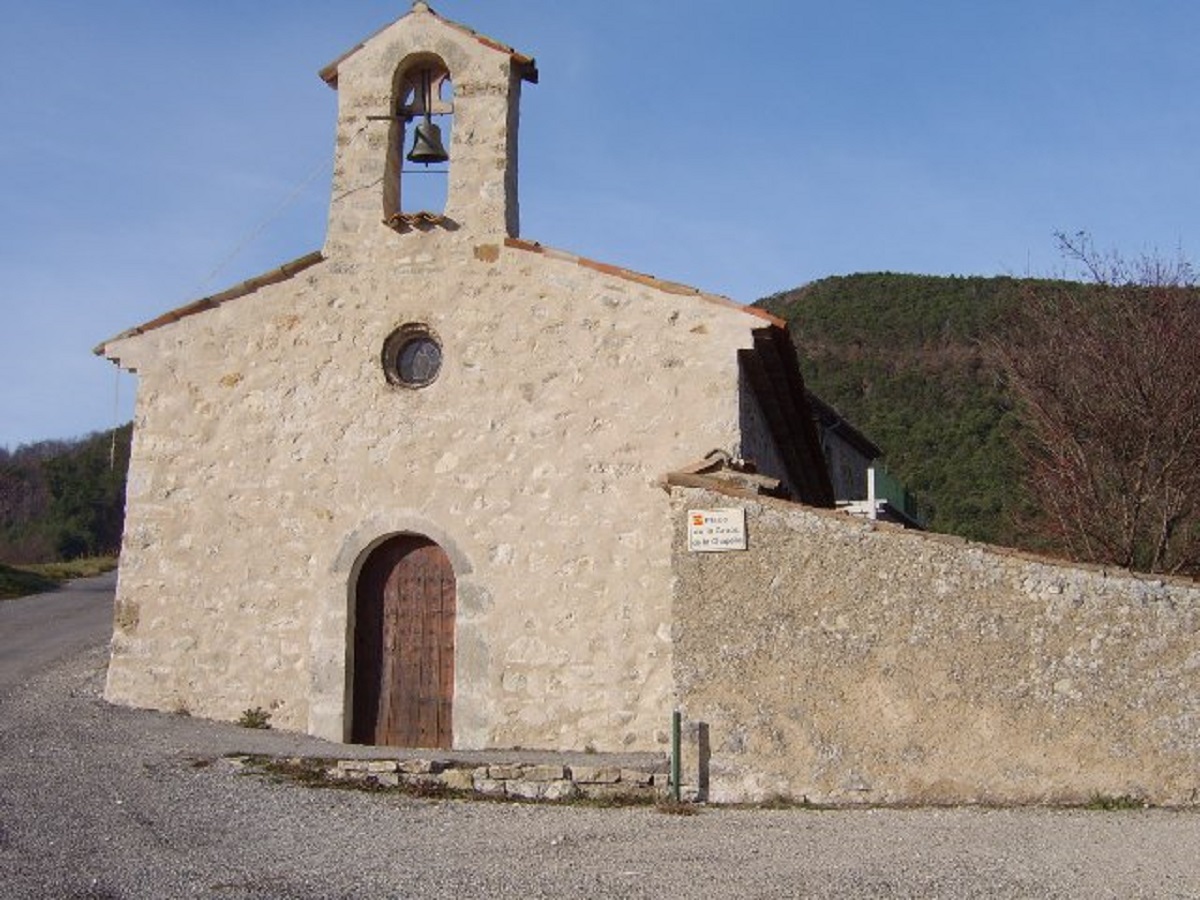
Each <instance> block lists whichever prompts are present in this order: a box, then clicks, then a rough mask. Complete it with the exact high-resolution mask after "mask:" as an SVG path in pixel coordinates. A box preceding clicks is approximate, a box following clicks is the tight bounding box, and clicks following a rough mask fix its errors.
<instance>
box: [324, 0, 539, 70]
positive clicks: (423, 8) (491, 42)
mask: <svg viewBox="0 0 1200 900" xmlns="http://www.w3.org/2000/svg"><path fill="white" fill-rule="evenodd" d="M414 12H423V13H427V14H428V15H431V16H433V17H434V18H435V19H437V20H438V21H439V22H441V23H442V24H443V25H445V26H447V27H449V28H453V29H454V30H455V31H459V32H461V33H462V34H465V35H467V36H468V37H470V38H473V39H475V40H476V41H478V42H479V43H481V44H483V46H485V47H489V48H491V49H492V50H498V51H500V52H501V53H507V54H508V55H509V56H510V57H511V58H512V61H513V62H514V63H516V65H517V67H518V68H520V70H521V77H522V78H524V79H525V80H526V81H528V82H530V83H532V84H537V81H538V70H537V62H536V61H535V60H534V58H533V57H532V56H527V55H526V54H524V53H521V52H520V51H519V50H516V49H515V48H513V47H510V46H509V45H508V44H505V43H503V42H502V41H498V40H496V39H495V38H490V37H488V36H487V35H485V34H480V33H479V32H478V31H476V30H475V29H473V28H471V27H469V26H467V25H463V24H462V23H460V22H455V21H454V20H453V19H447V18H446V17H445V16H442V15H440V14H439V13H438V12H437V11H436V10H435V9H433V7H431V6H430V5H429V4H428V3H425V2H423V0H417V2H416V3H414V4H413V8H412V9H411V10H409V11H408V12H406V13H405V14H404V15H402V16H400V18H398V19H394V20H392V21H391V22H389V23H388V24H386V25H384V26H383V27H382V28H380V29H378V30H376V31H375V32H373V33H372V34H371V35H370V36H368V37H366V38H364V39H363V40H361V41H359V42H358V43H357V44H355V45H354V46H353V47H351V48H350V49H349V50H347V51H346V52H345V53H343V54H342V55H341V56H339V57H338V58H337V59H335V60H334V61H333V62H331V63H329V64H328V65H327V66H324V67H322V68H321V69H320V70H319V71H318V73H317V74H318V75H320V76H321V79H322V80H323V81H324V82H325V83H326V84H328V85H329V86H330V87H333V88H336V87H337V75H338V73H337V70H338V66H340V65H341V64H342V63H343V62H345V61H346V60H347V59H349V58H350V57H351V56H353V55H354V54H355V53H357V52H358V51H359V50H361V49H362V48H363V47H365V46H366V45H367V43H368V42H369V41H371V40H373V39H374V38H375V37H377V36H378V35H380V34H382V33H383V32H385V31H387V30H388V29H389V28H391V27H392V26H393V25H395V24H396V23H397V22H399V21H400V20H401V19H405V18H407V17H408V16H411V15H412V14H413V13H414Z"/></svg>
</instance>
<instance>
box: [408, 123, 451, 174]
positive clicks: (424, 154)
mask: <svg viewBox="0 0 1200 900" xmlns="http://www.w3.org/2000/svg"><path fill="white" fill-rule="evenodd" d="M449 158H450V154H449V153H447V152H446V148H445V147H443V146H442V129H441V128H439V127H438V126H437V125H436V124H434V123H433V122H430V121H428V120H426V121H424V122H418V123H417V127H416V129H415V132H414V134H413V145H412V149H411V150H410V151H408V160H409V162H415V163H424V164H425V165H429V164H430V163H444V162H446V160H448V159H449Z"/></svg>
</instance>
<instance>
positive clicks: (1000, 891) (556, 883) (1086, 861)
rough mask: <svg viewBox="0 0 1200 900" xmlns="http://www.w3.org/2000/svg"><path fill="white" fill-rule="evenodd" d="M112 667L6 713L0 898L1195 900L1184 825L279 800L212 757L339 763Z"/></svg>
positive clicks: (77, 666)
mask: <svg viewBox="0 0 1200 900" xmlns="http://www.w3.org/2000/svg"><path fill="white" fill-rule="evenodd" d="M105 659H106V657H105V648H104V647H102V646H94V647H93V648H91V649H89V650H87V651H85V652H83V653H81V654H77V655H76V656H74V657H72V658H70V659H68V660H66V661H64V662H61V663H59V664H57V665H56V666H54V667H52V668H51V669H49V670H48V671H45V672H43V673H41V674H40V675H38V676H36V677H34V678H33V679H32V680H27V681H25V682H24V683H23V684H21V685H19V686H17V687H10V688H9V689H7V690H6V691H5V692H4V693H2V694H0V897H3V898H10V897H11V898H22V900H27V898H41V897H46V898H155V900H161V898H176V897H179V898H184V897H213V898H231V900H240V898H264V900H265V898H296V900H301V898H343V897H344V898H373V897H421V898H436V897H455V898H463V897H522V898H526V897H530V898H532V897H584V896H586V897H665V896H669V897H676V898H678V897H839V898H842V897H989V898H992V897H1088V898H1103V897H1113V898H1118V897H1120V898H1126V897H1200V814H1197V813H1195V812H1169V811H1163V810H1150V811H1134V812H1086V811H1069V810H1045V809H1026V810H978V809H956V810H918V811H900V810H858V811H839V812H831V811H819V812H818V811H804V810H783V811H780V810H770V811H767V810H732V809H705V810H703V811H702V812H701V813H700V814H698V815H695V816H678V815H667V814H664V813H661V812H658V811H656V810H654V809H651V808H625V809H615V808H614V809H600V808H592V807H581V806H568V807H552V806H532V805H518V804H511V803H495V802H478V801H446V800H437V801H435V800H418V799H412V798H406V797H402V796H399V795H395V794H382V793H374V794H371V793H361V792H354V791H344V790H332V789H323V788H309V787H304V786H301V785H299V784H295V783H276V782H274V781H272V780H270V779H268V778H266V777H263V776H261V775H253V774H247V772H246V771H245V770H243V769H241V768H239V767H238V766H237V765H236V764H235V763H233V762H231V761H230V760H227V759H225V758H224V757H223V754H226V753H231V752H269V753H271V752H273V753H281V754H294V753H309V754H313V755H330V754H332V753H333V752H334V751H333V745H328V744H323V743H322V742H320V741H313V740H310V739H307V738H300V737H297V736H292V735H284V734H277V733H274V732H251V731H246V730H245V729H239V728H236V727H233V726H229V725H222V724H216V723H210V722H202V721H197V720H192V719H187V718H182V717H179V716H171V715H162V714H157V713H148V712H141V711H134V710H128V709H122V708H116V707H111V706H108V705H107V704H105V703H103V702H102V701H101V700H100V691H101V689H102V684H103V673H104V665H105ZM339 749H341V748H339Z"/></svg>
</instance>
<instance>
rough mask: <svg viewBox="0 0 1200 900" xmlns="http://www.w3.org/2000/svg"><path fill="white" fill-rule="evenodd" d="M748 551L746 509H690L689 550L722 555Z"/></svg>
mask: <svg viewBox="0 0 1200 900" xmlns="http://www.w3.org/2000/svg"><path fill="white" fill-rule="evenodd" d="M745 549H746V511H745V510H744V509H689V510H688V550H689V551H691V552H692V553H721V552H724V551H726V550H745Z"/></svg>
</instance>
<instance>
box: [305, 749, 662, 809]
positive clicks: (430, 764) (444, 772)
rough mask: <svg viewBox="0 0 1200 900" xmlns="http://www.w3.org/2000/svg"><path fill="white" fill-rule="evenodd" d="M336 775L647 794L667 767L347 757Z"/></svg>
mask: <svg viewBox="0 0 1200 900" xmlns="http://www.w3.org/2000/svg"><path fill="white" fill-rule="evenodd" d="M325 777H327V778H328V779H329V780H331V781H357V782H365V783H369V784H375V785H378V786H380V787H399V786H400V785H409V786H413V787H434V788H442V789H444V790H447V791H453V792H456V793H458V792H461V793H475V794H478V795H480V796H483V797H509V798H512V799H519V800H578V799H581V798H582V799H589V800H616V801H620V800H645V801H650V800H654V799H658V798H662V797H665V796H666V795H667V792H668V784H667V782H668V778H669V775H668V774H667V773H666V772H662V771H658V770H657V769H655V770H646V769H631V768H626V767H619V766H606V765H598V766H584V765H569V766H566V765H560V764H549V763H538V764H523V763H504V764H499V765H497V764H492V765H485V766H476V765H470V764H467V765H463V764H459V763H453V762H447V761H440V760H429V759H407V760H395V759H343V760H338V761H336V762H335V763H333V764H332V765H330V766H328V767H327V768H326V769H325Z"/></svg>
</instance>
